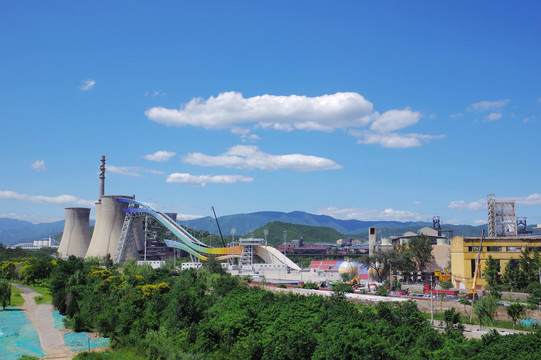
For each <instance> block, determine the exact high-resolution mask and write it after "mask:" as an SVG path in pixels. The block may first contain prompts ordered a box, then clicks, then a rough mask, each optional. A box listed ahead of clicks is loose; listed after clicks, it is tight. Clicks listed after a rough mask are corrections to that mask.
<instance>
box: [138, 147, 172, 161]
mask: <svg viewBox="0 0 541 360" xmlns="http://www.w3.org/2000/svg"><path fill="white" fill-rule="evenodd" d="M175 155H176V153H174V152H172V151H165V150H161V151H156V152H155V153H154V154H148V155H144V156H143V158H144V159H146V160H149V161H157V162H166V161H169V159H171V158H172V157H173V156H175Z"/></svg>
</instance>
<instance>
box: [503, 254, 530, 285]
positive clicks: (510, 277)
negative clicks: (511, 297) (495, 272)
mask: <svg viewBox="0 0 541 360" xmlns="http://www.w3.org/2000/svg"><path fill="white" fill-rule="evenodd" d="M502 282H503V283H504V285H506V286H507V287H508V288H509V289H511V290H512V291H516V290H521V289H522V288H523V286H524V284H525V283H526V277H525V275H524V273H523V272H522V271H520V268H519V265H518V262H516V261H513V260H510V261H508V262H507V264H506V265H505V272H504V273H503V276H502Z"/></svg>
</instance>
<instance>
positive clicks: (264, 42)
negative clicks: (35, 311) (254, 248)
mask: <svg viewBox="0 0 541 360" xmlns="http://www.w3.org/2000/svg"><path fill="white" fill-rule="evenodd" d="M0 49H1V54H2V56H0V82H1V86H0V105H1V107H2V110H3V111H2V113H1V114H0V117H1V119H2V120H1V121H2V135H3V136H2V141H1V143H0V144H1V145H0V146H1V150H2V151H1V152H0V166H1V168H2V171H1V174H2V176H1V177H0V217H11V218H17V219H22V220H28V221H32V222H47V221H54V220H59V219H62V218H63V217H64V208H65V207H69V206H85V207H86V206H92V204H93V203H94V201H95V200H96V199H97V196H98V191H99V179H98V167H99V164H100V161H99V159H100V157H101V155H106V157H107V179H106V185H105V191H106V194H121V195H131V194H135V195H136V198H137V199H138V200H140V201H143V202H147V203H150V204H152V205H154V206H155V207H157V208H159V209H160V210H163V211H168V212H177V213H179V214H181V215H182V217H183V218H193V217H197V216H208V215H211V209H210V207H211V206H214V207H215V208H216V211H217V213H218V215H229V214H238V213H250V212H255V211H265V210H273V211H295V210H300V211H306V212H310V213H316V214H328V215H331V216H334V217H336V218H340V219H359V220H398V221H412V220H414V221H415V220H423V221H431V219H432V216H434V215H437V216H441V219H442V221H443V222H444V223H455V224H480V223H485V222H486V217H487V216H486V203H485V199H486V196H487V194H490V193H494V194H496V198H497V199H501V200H515V201H516V202H517V215H518V216H527V217H528V223H530V224H535V223H541V189H540V184H541V183H540V182H539V179H540V177H541V166H540V165H541V164H540V162H541V159H540V157H541V155H540V153H541V152H540V150H541V145H540V135H541V132H540V130H541V66H540V64H541V3H539V2H538V1H520V2H515V3H510V2H505V1H495V2H490V3H487V2H481V1H473V2H471V1H457V2H431V1H427V2H422V1H419V2H403V1H390V2H375V1H337V2H323V1H294V2H292V1H275V2H264V3H263V2H254V1H232V2H224V1H205V2H204V1H199V2H180V1H161V2H139V1H115V2H104V1H95V2H81V1H77V2H75V1H71V2H70V1H58V2H56V1H47V2H43V1H17V2H15V1H4V2H2V3H1V4H0ZM91 216H92V217H94V216H95V212H94V210H92V215H91Z"/></svg>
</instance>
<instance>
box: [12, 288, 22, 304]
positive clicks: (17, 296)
mask: <svg viewBox="0 0 541 360" xmlns="http://www.w3.org/2000/svg"><path fill="white" fill-rule="evenodd" d="M21 293H22V291H21V290H19V289H17V288H16V287H14V286H13V285H11V299H10V302H11V306H21V305H22V304H24V299H23V297H22V296H21Z"/></svg>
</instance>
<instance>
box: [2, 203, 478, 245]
mask: <svg viewBox="0 0 541 360" xmlns="http://www.w3.org/2000/svg"><path fill="white" fill-rule="evenodd" d="M218 222H219V224H220V229H221V231H222V234H223V235H224V236H226V235H231V234H232V232H234V233H235V236H242V235H246V234H249V233H251V232H252V231H255V230H257V229H259V228H261V227H263V226H265V225H266V224H268V223H270V222H283V223H290V224H298V225H309V226H321V227H328V228H332V229H334V230H336V231H337V232H339V233H341V234H344V235H346V236H350V237H366V235H367V233H368V228H370V227H376V229H377V230H378V233H379V234H380V235H381V236H393V235H402V234H403V233H405V232H407V231H413V232H417V231H418V230H419V229H420V228H423V227H426V226H429V227H431V226H432V223H428V222H400V221H361V220H339V219H335V218H333V217H331V216H328V215H314V214H309V213H306V212H302V211H293V212H289V213H285V212H278V211H260V212H255V213H249V214H237V215H226V216H221V217H219V218H218ZM90 225H91V226H93V225H94V221H93V220H91V221H90ZM181 225H183V226H186V227H189V228H191V229H195V230H198V231H208V232H209V233H212V234H218V233H219V231H218V226H217V225H216V221H215V220H214V219H213V218H211V217H204V218H199V219H194V220H188V221H181ZM442 228H443V229H445V230H453V231H454V235H462V236H480V235H481V230H482V229H483V228H484V229H486V228H487V225H486V224H485V225H480V226H470V225H448V224H444V225H442ZM63 230H64V220H61V221H57V222H53V223H42V224H32V223H30V222H27V221H22V220H15V219H8V218H0V242H1V243H4V244H6V245H12V244H16V243H19V242H24V241H31V240H37V239H39V238H42V237H47V236H49V235H55V234H58V233H61V232H62V231H63ZM57 240H59V239H57Z"/></svg>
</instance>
